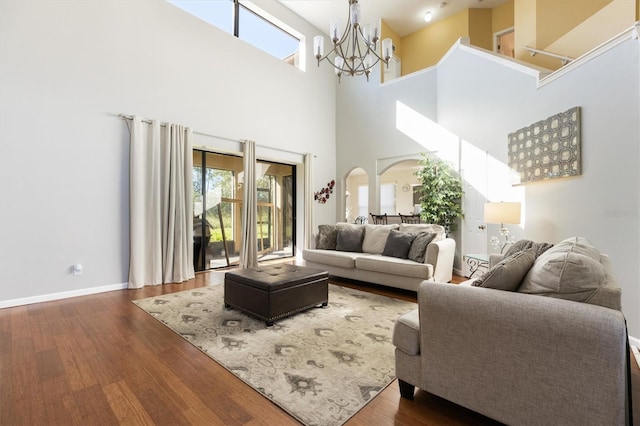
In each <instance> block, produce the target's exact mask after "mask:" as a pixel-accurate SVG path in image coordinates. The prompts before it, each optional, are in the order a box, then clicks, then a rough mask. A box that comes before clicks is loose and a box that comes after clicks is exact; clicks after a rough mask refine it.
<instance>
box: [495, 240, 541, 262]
mask: <svg viewBox="0 0 640 426" xmlns="http://www.w3.org/2000/svg"><path fill="white" fill-rule="evenodd" d="M551 247H553V244H549V243H534V242H533V241H531V240H519V241H516V242H515V243H513V244H511V246H510V247H509V248H508V249H507V251H506V252H505V253H504V257H505V258H507V257H509V256H511V255H513V254H515V253H517V252H519V251H522V250H528V249H530V248H533V249H534V252H535V255H536V257H538V256H540V255H541V254H542V253H544V252H545V251H547V250H549V249H550V248H551Z"/></svg>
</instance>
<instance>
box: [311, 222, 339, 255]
mask: <svg viewBox="0 0 640 426" xmlns="http://www.w3.org/2000/svg"><path fill="white" fill-rule="evenodd" d="M337 237H338V231H337V230H336V226H335V225H318V240H317V243H316V248H317V249H320V250H335V249H336V243H337Z"/></svg>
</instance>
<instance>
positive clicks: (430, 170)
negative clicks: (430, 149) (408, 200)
mask: <svg viewBox="0 0 640 426" xmlns="http://www.w3.org/2000/svg"><path fill="white" fill-rule="evenodd" d="M415 174H416V176H417V177H418V181H419V182H420V184H421V191H422V194H421V195H420V207H421V209H422V211H421V212H420V215H421V217H422V221H423V222H425V223H434V224H438V225H442V226H444V228H445V229H446V231H447V233H449V232H453V231H455V230H456V228H457V220H456V219H458V218H460V217H463V214H462V207H461V205H460V201H461V199H462V194H463V191H462V179H461V178H460V175H459V174H458V172H456V170H455V169H454V168H453V167H452V165H451V164H450V163H448V162H446V161H444V160H441V159H439V158H432V157H429V156H427V155H426V154H424V153H423V154H422V160H420V169H418V170H417V171H416V173H415Z"/></svg>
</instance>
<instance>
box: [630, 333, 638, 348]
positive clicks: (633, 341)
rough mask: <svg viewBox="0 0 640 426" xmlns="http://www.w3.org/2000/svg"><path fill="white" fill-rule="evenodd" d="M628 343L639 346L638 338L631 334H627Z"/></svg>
mask: <svg viewBox="0 0 640 426" xmlns="http://www.w3.org/2000/svg"><path fill="white" fill-rule="evenodd" d="M629 344H630V345H633V346H635V347H638V348H640V339H637V338H635V337H633V336H629Z"/></svg>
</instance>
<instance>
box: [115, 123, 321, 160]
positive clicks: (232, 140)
mask: <svg viewBox="0 0 640 426" xmlns="http://www.w3.org/2000/svg"><path fill="white" fill-rule="evenodd" d="M115 115H116V116H117V117H120V118H122V119H123V120H133V115H127V114H115ZM140 121H142V122H143V123H147V124H151V123H152V121H151V120H149V119H148V118H142V117H140ZM167 124H168V123H164V122H162V123H160V126H161V127H166V125H167ZM192 132H193V133H194V134H196V135H200V136H207V137H209V138H216V139H222V140H225V141H230V142H239V143H245V142H246V139H232V138H225V137H224V136H216V135H210V134H208V133H202V132H196V131H195V130H192ZM256 146H259V147H262V148H268V149H273V150H275V151H281V152H286V153H289V154H296V155H304V154H302V153H300V152H295V151H288V150H286V149H282V148H274V147H271V146H264V145H258V144H256ZM313 156H314V157H316V155H313Z"/></svg>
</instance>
